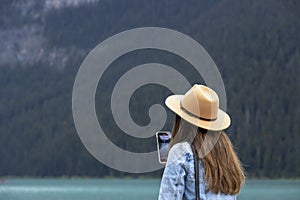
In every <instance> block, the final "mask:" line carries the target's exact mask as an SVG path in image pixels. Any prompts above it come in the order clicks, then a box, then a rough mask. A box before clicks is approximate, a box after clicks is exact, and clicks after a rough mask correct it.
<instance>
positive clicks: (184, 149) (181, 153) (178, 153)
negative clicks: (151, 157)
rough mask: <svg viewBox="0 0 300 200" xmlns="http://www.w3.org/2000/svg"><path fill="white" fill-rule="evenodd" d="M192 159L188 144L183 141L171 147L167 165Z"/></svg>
mask: <svg viewBox="0 0 300 200" xmlns="http://www.w3.org/2000/svg"><path fill="white" fill-rule="evenodd" d="M192 159H193V151H192V148H191V145H190V143H189V142H187V141H184V142H180V143H177V144H175V145H173V146H172V148H171V149H170V151H169V155H168V163H171V162H175V161H176V162H180V161H182V162H184V161H186V160H192Z"/></svg>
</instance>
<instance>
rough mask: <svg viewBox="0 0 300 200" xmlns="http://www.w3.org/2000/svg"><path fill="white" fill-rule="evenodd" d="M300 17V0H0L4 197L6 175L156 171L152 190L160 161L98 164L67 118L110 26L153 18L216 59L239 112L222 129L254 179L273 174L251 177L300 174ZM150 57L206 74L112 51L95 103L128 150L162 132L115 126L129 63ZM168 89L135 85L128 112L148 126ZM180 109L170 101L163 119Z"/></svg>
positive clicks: (144, 148)
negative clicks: (115, 95) (83, 70)
mask: <svg viewBox="0 0 300 200" xmlns="http://www.w3.org/2000/svg"><path fill="white" fill-rule="evenodd" d="M299 19H300V3H299V1H297V0H265V1H259V0H244V1H238V0H185V1H182V0H147V1H146V0H126V1H121V0H39V1H36V0H23V1H22V0H1V1H0V177H2V178H1V184H0V199H2V198H3V199H17V197H16V196H12V194H11V193H9V192H8V190H7V189H5V185H8V184H10V183H11V184H16V185H18V184H21V185H22V184H25V185H31V184H33V183H32V181H33V180H31V178H32V177H36V178H42V177H44V178H45V177H52V178H53V177H56V178H58V177H60V178H61V177H86V178H87V177H93V178H96V177H98V178H108V177H109V178H112V177H117V178H120V177H121V178H124V177H126V178H127V177H131V178H143V179H146V180H148V181H149V180H151V181H152V182H151V181H150V182H151V184H152V186H153V190H150V191H148V190H147V192H149V194H150V193H151V194H152V195H153V194H154V199H155V198H156V195H157V192H158V187H159V178H160V177H161V174H162V170H158V171H155V172H151V173H146V174H129V173H125V172H119V171H116V170H113V169H111V168H109V167H107V166H105V165H103V164H101V163H100V162H99V161H97V160H96V159H95V158H93V156H92V155H90V154H89V152H88V151H87V150H86V149H85V147H84V146H83V144H82V143H81V141H80V139H79V137H78V135H77V132H76V130H75V126H74V122H73V117H72V88H73V83H74V80H75V76H76V73H77V70H78V69H79V67H80V64H81V63H82V62H83V60H84V58H85V57H86V56H87V55H88V53H89V52H90V51H91V50H92V49H93V48H94V47H95V46H96V45H97V44H99V43H100V42H102V41H103V40H105V39H106V38H108V37H110V36H112V35H114V34H117V33H119V32H121V31H125V30H128V29H132V28H137V27H147V26H156V27H164V28H169V29H174V30H176V31H180V32H182V33H184V34H186V35H188V36H190V37H192V38H193V39H195V40H196V41H197V42H199V43H200V44H201V45H202V46H203V47H204V48H205V49H206V50H207V52H208V53H209V54H210V55H211V57H212V58H213V60H214V61H215V63H216V65H217V66H218V68H219V71H220V73H221V75H222V77H223V81H224V84H225V88H226V94H227V112H228V113H229V114H230V115H231V117H232V125H231V127H230V128H229V129H228V130H227V133H228V134H229V136H230V138H231V140H232V141H233V144H234V146H235V147H236V150H237V152H238V155H239V157H240V159H241V160H242V162H243V164H244V166H245V169H246V171H247V178H248V179H249V180H250V182H249V183H250V186H251V187H252V186H253V187H256V189H259V188H260V187H261V185H259V184H262V185H270V182H267V183H266V184H264V183H262V182H256V181H257V180H261V179H263V180H266V179H272V180H273V179H284V181H287V180H286V179H288V180H291V179H299V177H300V148H299V139H300V138H299V132H300V123H299V122H300V106H299V100H300V80H299V75H300V37H299V36H300V22H299ZM149 62H157V63H162V64H166V65H168V66H171V67H173V68H174V69H176V70H178V71H179V72H180V73H182V74H183V75H184V76H185V77H186V78H187V79H188V80H190V82H191V84H192V83H204V82H203V80H202V78H201V77H199V76H197V73H195V69H193V67H192V66H191V65H190V64H189V63H188V62H187V61H185V60H184V59H182V58H180V57H178V56H176V55H174V54H172V53H168V52H165V51H161V50H154V49H146V50H138V51H134V52H130V53H128V54H126V55H123V56H121V57H120V58H119V59H117V60H116V61H115V62H113V63H112V65H111V66H110V67H109V69H108V70H107V71H106V72H105V76H103V78H102V79H101V80H100V82H99V85H98V89H97V94H96V110H97V115H98V119H99V123H101V124H103V125H104V130H105V132H106V133H109V135H107V136H108V137H109V138H110V140H111V141H112V142H114V143H115V144H116V145H118V146H119V147H121V148H123V149H126V150H129V151H135V152H148V151H154V150H155V149H156V143H155V137H151V138H147V139H139V138H134V137H131V136H128V135H126V134H125V133H123V132H122V130H120V129H119V128H118V127H117V125H116V124H115V122H114V120H113V118H112V114H111V111H110V97H111V92H112V90H113V87H114V84H115V83H116V82H117V81H118V79H119V78H120V77H121V76H122V74H124V72H126V71H128V70H129V69H131V68H132V67H134V66H136V65H139V64H144V63H149ZM166 78H172V77H166ZM149 94H151V95H149ZM170 94H172V93H171V91H170V90H169V89H168V88H164V87H162V86H159V85H155V84H152V85H145V86H143V87H142V88H139V90H137V91H136V92H135V93H134V95H133V96H132V98H131V100H130V110H131V117H132V118H133V120H134V121H135V122H136V123H137V124H139V125H147V124H148V123H149V120H150V118H149V116H148V111H149V107H150V106H151V105H153V104H155V103H160V104H163V102H164V99H165V98H166V97H167V96H168V95H170ZM173 119H174V116H173V114H172V113H170V112H168V121H167V123H166V125H165V127H164V128H165V129H167V130H170V129H171V127H172V121H173ZM133 164H134V163H133ZM20 177H27V178H28V177H30V179H28V180H26V181H29V182H25V183H24V182H22V180H23V179H22V180H19V179H18V178H20ZM149 178H151V179H149ZM152 178H154V179H152ZM10 179H12V180H11V181H10ZM54 180H55V179H51V180H50V183H49V182H47V183H44V184H46V185H47V184H50V185H51V184H53V183H54V184H57V183H55V181H54ZM101 180H102V179H101ZM109 180H110V179H109ZM116 180H119V179H113V181H116ZM146 180H145V181H146ZM251 180H252V181H253V182H251ZM20 181H21V182H20ZM23 181H24V180H23ZM44 181H45V180H44ZM51 181H52V182H51ZM53 181H54V182H53ZM76 181H78V180H77V179H76ZM110 181H112V180H110ZM120 181H121V182H122V181H124V180H120ZM138 181H140V179H139V180H138ZM118 183H120V182H118ZM146 183H147V184H150V183H148V182H147V181H146ZM274 183H275V186H276V187H275V186H274V187H275V189H274V188H273V189H272V191H273V194H275V193H276V192H278V190H277V189H276V188H277V187H279V186H280V187H281V186H283V185H285V184H284V183H287V184H289V185H288V186H287V188H293V187H294V188H295V190H293V191H292V192H289V193H292V194H294V195H295V196H293V197H291V198H289V199H298V198H297V197H299V196H298V195H300V194H299V192H298V193H297V190H298V189H299V187H300V184H299V181H296V182H289V181H287V182H279V183H278V182H274ZM76 184H79V183H77V182H76ZM89 184H91V185H95V184H96V185H97V184H99V185H101V184H102V182H101V183H98V182H96V183H94V182H92V183H89ZM111 184H112V185H114V182H113V183H111ZM135 184H136V183H135ZM147 184H146V185H145V186H147ZM251 184H252V185H251ZM120 185H121V186H122V185H123V183H122V184H120ZM138 185H140V184H136V185H135V186H133V187H134V188H136V187H137V186H138ZM246 186H247V183H246ZM147 187H148V186H147ZM246 188H247V187H246ZM249 188H250V187H249ZM55 191H56V190H55ZM74 191H77V190H74ZM129 191H130V190H129ZM249 191H250V189H249V190H247V191H246V190H245V193H244V196H243V198H241V199H246V196H247V195H246V194H249V195H250V193H249ZM254 191H255V190H254ZM256 191H257V190H256ZM274 191H275V193H274ZM50 192H51V191H50ZM131 192H132V191H131ZM247 192H248V193H247ZM108 193H109V192H108ZM1 194H2V198H1ZM147 194H148V193H147ZM242 194H243V193H242ZM242 194H241V195H242ZM276 194H277V193H276ZM3 195H6V196H5V198H4V196H3ZM249 195H248V197H250V196H251V195H250V196H249ZM23 197H24V196H23ZM46 197H49V195H46V196H44V197H43V198H44V199H46ZM98 197H99V196H98ZM252 197H253V196H252ZM18 198H19V199H21V198H20V197H19V196H18ZM24 198H25V197H24ZM28 198H29V197H28ZM57 198H58V197H56V199H57ZM123 198H125V199H126V198H127V197H123ZM128 198H129V199H133V197H132V196H131V197H128ZM64 199H67V197H65V198H64ZM73 199H74V198H73ZM83 199H88V197H86V196H85V197H83ZM102 199H105V198H104V197H103V198H102ZM106 199H113V198H112V197H109V196H107V197H106ZM116 199H117V198H116ZM150 199H153V196H152V197H151V198H150ZM261 199H268V197H267V196H266V197H265V198H261ZM272 199H273V198H272Z"/></svg>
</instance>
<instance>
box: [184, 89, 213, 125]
mask: <svg viewBox="0 0 300 200" xmlns="http://www.w3.org/2000/svg"><path fill="white" fill-rule="evenodd" d="M180 103H181V106H182V108H183V109H184V110H186V111H187V112H189V113H190V114H192V115H194V116H196V117H199V118H202V119H206V120H215V119H217V116H218V110H219V97H218V95H217V93H216V92H215V91H213V90H212V89H210V88H209V87H206V86H204V85H197V84H196V85H194V86H193V87H192V88H191V89H190V90H189V91H187V93H186V94H185V95H184V96H183V98H182V100H181V102H180Z"/></svg>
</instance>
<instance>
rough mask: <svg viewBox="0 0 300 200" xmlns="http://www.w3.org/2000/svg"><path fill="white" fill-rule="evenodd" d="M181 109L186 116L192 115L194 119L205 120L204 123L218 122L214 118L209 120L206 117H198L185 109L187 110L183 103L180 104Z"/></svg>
mask: <svg viewBox="0 0 300 200" xmlns="http://www.w3.org/2000/svg"><path fill="white" fill-rule="evenodd" d="M180 108H181V110H183V111H184V112H185V113H186V114H188V115H190V116H192V117H195V118H198V119H201V120H204V121H215V120H217V118H214V119H207V118H204V117H200V116H197V115H195V114H193V113H191V112H190V111H188V110H187V109H185V108H184V107H183V106H182V103H181V102H180Z"/></svg>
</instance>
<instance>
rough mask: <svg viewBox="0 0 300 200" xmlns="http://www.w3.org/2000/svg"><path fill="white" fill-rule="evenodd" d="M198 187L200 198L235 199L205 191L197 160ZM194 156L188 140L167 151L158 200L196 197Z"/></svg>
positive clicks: (231, 196) (202, 174) (202, 171)
mask: <svg viewBox="0 0 300 200" xmlns="http://www.w3.org/2000/svg"><path fill="white" fill-rule="evenodd" d="M199 173H200V174H199V179H200V180H199V189H200V199H201V200H236V195H225V194H215V193H212V192H207V193H205V189H206V182H205V181H204V168H203V165H202V162H201V160H199ZM194 174H195V172H194V158H193V152H192V149H191V146H190V144H189V143H188V142H181V143H178V144H175V145H174V146H173V147H172V148H171V149H170V152H169V155H168V160H167V163H166V167H165V170H164V173H163V177H162V181H161V186H160V191H159V197H158V199H159V200H181V199H184V200H185V199H188V200H191V199H196V194H195V176H194Z"/></svg>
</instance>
